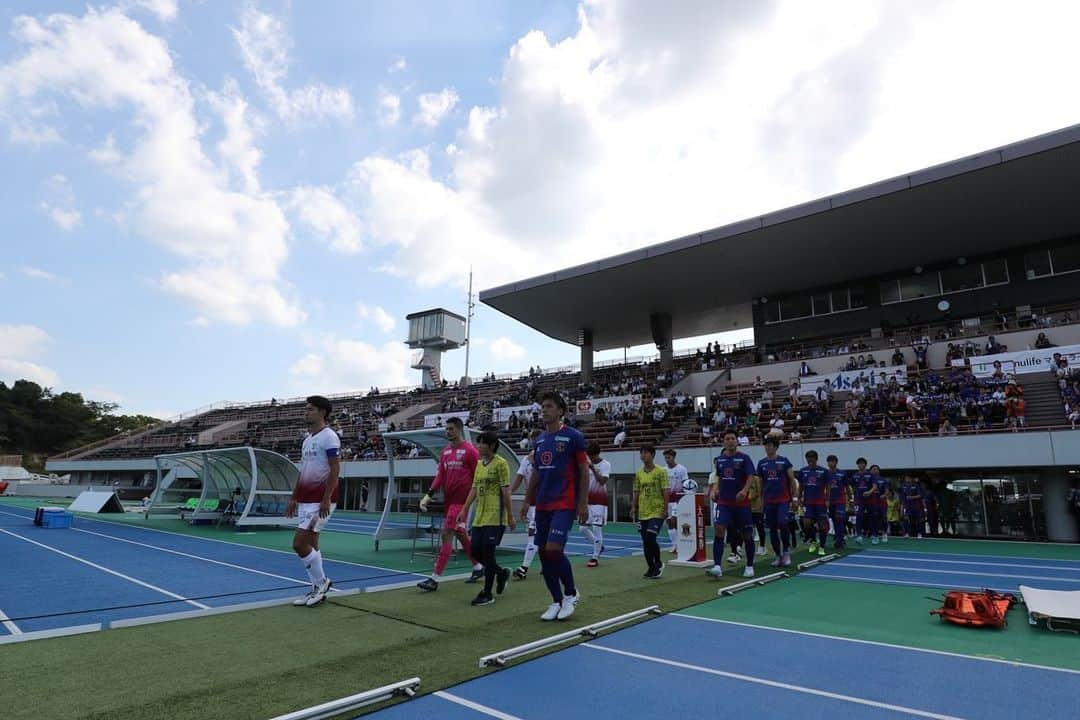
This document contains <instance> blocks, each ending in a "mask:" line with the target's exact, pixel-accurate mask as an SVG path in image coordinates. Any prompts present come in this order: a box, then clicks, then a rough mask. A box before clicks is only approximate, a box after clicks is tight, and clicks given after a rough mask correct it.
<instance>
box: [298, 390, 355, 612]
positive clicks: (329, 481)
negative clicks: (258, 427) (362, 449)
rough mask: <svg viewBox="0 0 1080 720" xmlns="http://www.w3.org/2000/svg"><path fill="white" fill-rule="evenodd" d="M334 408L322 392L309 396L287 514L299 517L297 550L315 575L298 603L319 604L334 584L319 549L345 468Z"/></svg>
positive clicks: (334, 506) (301, 560) (310, 573)
mask: <svg viewBox="0 0 1080 720" xmlns="http://www.w3.org/2000/svg"><path fill="white" fill-rule="evenodd" d="M331 409H332V407H331V405H330V401H329V400H327V399H326V398H324V397H323V396H322V395H312V396H311V397H309V398H308V399H307V404H306V405H305V406H304V422H306V423H307V426H308V432H307V435H305V436H304V445H303V451H302V453H301V461H300V479H299V480H298V481H297V483H296V487H295V488H294V489H293V493H292V497H290V498H289V504H288V505H286V506H285V517H287V518H291V517H294V516H295V517H296V532H295V533H293V550H295V551H296V554H297V555H298V556H299V557H300V562H302V563H303V564H304V569H305V570H307V574H308V577H309V578H310V579H311V590H310V591H309V592H308V594H307V595H305V596H304V597H301V598H297V599H296V600H293V605H296V606H307V607H314V606H315V605H318V604H319V603H321V602H322V601H323V600H325V599H326V593H328V592H330V585H331V584H332V583H331V582H330V578H328V577H326V573H325V572H323V561H322V554H321V553H320V552H319V532H320V531H321V530H322V529H323V528H324V527H325V526H326V523H327V522H329V521H330V516H331V515H333V513H334V508H336V507H337V500H338V475H339V474H340V472H341V458H340V454H341V438H339V437H338V435H337V433H335V432H334V431H333V430H331V429H330V427H329V426H328V425H327V420H328V419H329V418H330V410H331Z"/></svg>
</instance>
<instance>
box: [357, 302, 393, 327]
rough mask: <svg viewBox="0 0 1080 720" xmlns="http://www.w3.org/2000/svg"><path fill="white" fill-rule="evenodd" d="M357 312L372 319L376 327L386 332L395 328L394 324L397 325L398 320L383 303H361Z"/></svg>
mask: <svg viewBox="0 0 1080 720" xmlns="http://www.w3.org/2000/svg"><path fill="white" fill-rule="evenodd" d="M356 312H357V314H358V315H359V316H360V317H361V318H363V319H365V320H371V321H372V322H373V323H375V327H377V328H379V329H380V330H382V331H383V332H384V333H388V332H390V331H391V330H393V329H394V326H395V325H397V320H395V319H394V317H393V316H392V315H391V314H390V313H388V312H386V310H384V309H383V308H382V306H381V305H375V306H374V307H372V306H370V305H365V304H364V303H359V304H357V306H356Z"/></svg>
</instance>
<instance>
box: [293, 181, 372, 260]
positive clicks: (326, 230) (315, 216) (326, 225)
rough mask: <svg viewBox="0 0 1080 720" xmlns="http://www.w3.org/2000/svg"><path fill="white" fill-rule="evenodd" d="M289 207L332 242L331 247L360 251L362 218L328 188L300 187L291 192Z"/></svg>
mask: <svg viewBox="0 0 1080 720" xmlns="http://www.w3.org/2000/svg"><path fill="white" fill-rule="evenodd" d="M289 207H290V208H291V209H292V210H293V211H294V212H295V213H296V214H297V216H298V217H299V219H300V220H301V221H302V222H303V223H304V224H306V225H308V226H309V227H310V228H312V229H313V230H314V231H315V232H317V233H318V234H320V235H322V236H323V237H324V238H326V239H328V240H329V241H330V249H331V250H334V251H336V252H343V253H355V252H359V251H360V248H361V246H362V243H361V235H362V234H363V233H362V229H361V227H360V221H359V219H357V217H356V216H355V215H354V214H353V213H352V211H351V210H349V208H347V207H345V205H344V203H342V202H341V201H340V200H338V198H337V197H335V196H334V193H333V191H331V190H330V189H329V188H325V187H307V186H302V187H298V188H296V189H295V190H293V191H292V193H291V194H290V198H289Z"/></svg>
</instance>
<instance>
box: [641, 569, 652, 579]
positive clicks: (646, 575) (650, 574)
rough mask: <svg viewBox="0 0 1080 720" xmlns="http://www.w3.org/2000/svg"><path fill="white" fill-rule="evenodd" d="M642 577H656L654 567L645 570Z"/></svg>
mask: <svg viewBox="0 0 1080 720" xmlns="http://www.w3.org/2000/svg"><path fill="white" fill-rule="evenodd" d="M641 577H643V578H645V579H646V580H652V579H653V577H655V576H654V575H653V569H652V568H649V569H648V570H646V571H645V572H643V573H642V574H641Z"/></svg>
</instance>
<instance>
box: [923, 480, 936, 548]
mask: <svg viewBox="0 0 1080 720" xmlns="http://www.w3.org/2000/svg"><path fill="white" fill-rule="evenodd" d="M925 482H926V485H925V487H924V488H923V504H924V505H925V506H926V522H927V524H928V525H929V526H930V535H932V536H933V537H937V534H938V527H939V523H938V499H937V495H935V494H934V491H933V490H932V489H931V488H930V481H929V480H927V481H925Z"/></svg>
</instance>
